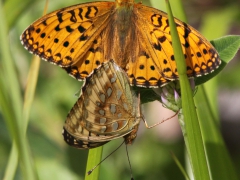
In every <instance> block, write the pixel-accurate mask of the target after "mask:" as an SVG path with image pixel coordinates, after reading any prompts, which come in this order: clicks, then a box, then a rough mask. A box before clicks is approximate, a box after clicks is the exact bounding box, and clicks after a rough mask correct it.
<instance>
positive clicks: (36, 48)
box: [21, 0, 221, 148]
mask: <svg viewBox="0 0 240 180" xmlns="http://www.w3.org/2000/svg"><path fill="white" fill-rule="evenodd" d="M175 23H176V27H177V31H178V33H179V37H180V41H181V45H182V50H183V53H184V56H185V60H186V65H187V67H186V69H187V75H188V77H197V76H201V75H205V74H208V73H211V72H212V71H214V70H215V69H216V68H217V67H218V66H219V65H220V63H221V60H220V58H219V56H218V53H217V52H216V50H215V49H214V47H213V46H212V45H211V44H210V42H208V41H207V40H206V39H205V38H204V37H203V36H202V35H201V34H200V33H199V32H198V31H197V30H195V29H194V28H192V27H191V26H189V25H187V24H186V23H184V22H181V21H180V20H178V19H175ZM21 42H22V44H23V45H24V46H25V48H26V49H27V50H29V51H30V52H32V53H34V54H36V55H38V56H40V57H41V58H43V59H45V60H47V61H49V62H51V63H53V64H56V65H59V66H61V67H62V68H63V69H65V70H66V71H67V72H68V73H69V74H70V75H71V76H73V77H75V78H76V79H78V80H83V79H85V78H87V83H86V84H85V86H84V88H83V89H82V96H81V97H80V99H79V102H78V103H77V104H76V105H75V106H74V108H73V110H72V111H71V112H70V114H69V116H68V120H67V123H66V125H65V130H67V131H64V134H65V137H67V138H65V139H67V140H68V142H69V143H70V144H72V145H75V146H78V147H83V148H91V147H97V146H99V145H102V144H104V143H106V142H107V141H109V140H111V139H114V138H117V137H119V136H124V137H125V140H126V139H129V142H131V141H132V139H134V138H133V137H131V135H133V136H135V134H134V133H135V131H134V129H137V125H138V123H139V119H138V117H140V116H138V114H140V111H139V110H138V109H139V107H138V106H139V104H136V102H138V101H137V100H134V99H136V96H135V95H134V94H133V92H132V91H130V90H129V89H130V87H128V86H129V85H128V84H127V85H124V86H121V85H119V84H121V82H123V81H126V79H127V77H128V79H129V81H130V84H131V85H136V86H142V87H161V86H163V85H165V84H166V83H168V82H170V81H173V80H176V79H178V72H177V68H176V62H175V58H174V53H173V47H172V37H171V35H170V27H169V22H168V16H167V14H166V13H164V12H162V11H160V10H157V9H154V8H151V7H147V6H144V5H143V4H142V3H134V0H115V2H92V3H85V4H79V5H74V6H71V7H67V8H63V9H60V10H57V11H54V12H52V13H49V14H47V15H45V16H44V17H42V18H40V19H39V20H37V21H36V22H34V23H33V24H32V25H30V26H29V27H28V28H27V29H26V30H25V31H24V32H23V34H22V36H21ZM109 59H114V61H115V63H116V64H114V63H113V62H111V63H112V64H111V63H105V64H104V65H102V66H101V67H100V68H98V67H99V66H100V65H101V64H102V63H103V62H108V61H109ZM107 65H108V66H109V67H110V66H111V67H113V68H112V69H113V71H112V73H114V72H115V73H116V72H117V73H118V74H122V75H120V76H119V77H116V82H114V83H113V84H109V82H108V84H107V85H106V87H108V88H110V89H111V90H108V89H107V90H108V91H107V90H106V89H101V90H102V91H100V93H101V94H102V96H99V97H96V96H92V95H91V94H89V93H88V91H92V92H93V89H94V88H98V84H102V85H105V83H106V82H105V81H106V80H107V77H110V74H111V73H108V72H105V70H104V68H105V67H106V66H107ZM117 66H119V67H120V68H121V69H123V70H124V71H125V72H126V74H127V77H126V76H125V75H123V71H122V70H121V69H120V68H117ZM96 68H98V70H97V71H99V72H96V71H95V73H94V74H92V75H91V76H90V77H88V76H89V75H90V74H91V73H92V71H93V70H94V69H96ZM101 72H102V73H103V72H104V73H103V74H105V76H104V77H102V78H98V77H97V76H96V75H95V74H98V73H101ZM107 73H108V74H107ZM112 75H113V74H112ZM120 77H121V79H123V81H122V80H120V79H119V78H120ZM88 81H90V82H89V83H88ZM95 81H96V82H98V84H97V83H96V84H94V83H93V82H95ZM100 82H101V83H100ZM91 83H92V84H91ZM110 83H111V81H110ZM88 87H89V88H88ZM116 87H117V88H116ZM91 88H93V89H91ZM121 88H123V89H122V93H123V94H124V95H122V96H121V97H118V96H119V94H118V92H117V91H118V90H121ZM124 88H127V89H124ZM88 89H91V90H88ZM104 90H105V91H104ZM109 91H112V92H113V91H114V92H115V93H116V94H117V95H118V96H116V97H117V98H120V99H119V100H120V101H122V102H124V103H125V104H127V105H128V107H127V110H128V111H126V109H124V108H126V107H124V106H123V107H122V106H121V108H120V109H121V110H119V109H118V108H119V107H118V106H117V105H119V104H114V103H113V100H112V97H111V96H109V99H107V97H108V93H109ZM84 96H86V97H89V96H90V97H89V98H93V99H94V100H97V99H98V98H99V100H100V101H99V103H100V104H98V103H97V104H94V103H96V102H91V101H90V100H87V99H86V98H84ZM130 97H132V99H131V98H130ZM102 98H103V99H102ZM104 98H105V99H104ZM121 98H123V99H121ZM107 101H109V102H108V103H110V104H108V106H106V107H105V106H104V107H102V105H103V104H105V103H106V102H107ZM124 103H123V104H124ZM105 105H106V104H105ZM109 105H110V106H109ZM121 105H122V104H121ZM93 106H94V110H96V111H97V110H99V111H98V113H100V115H103V114H104V113H109V114H111V113H112V114H111V116H112V117H114V116H118V115H119V112H118V111H120V112H121V113H126V114H128V115H129V116H123V117H124V118H122V119H120V120H118V119H117V120H116V119H115V120H114V119H111V120H110V119H108V118H100V116H99V117H95V116H91V115H92V114H91V113H95V114H94V115H96V112H92V111H91V110H90V109H89V108H90V107H93ZM129 106H132V107H129ZM81 108H82V109H81ZM125 111H126V112H125ZM90 112H91V113H90ZM74 113H75V115H74V116H73V114H74ZM131 113H133V114H131ZM126 114H125V115H126ZM75 116H76V117H75ZM78 118H83V119H80V120H79V119H78ZM87 118H91V121H87V120H86V119H87ZM117 118H119V117H117ZM125 118H126V119H129V120H128V121H129V122H127V121H124V120H125ZM70 119H71V121H70ZM130 121H131V122H130ZM95 122H97V124H95ZM130 126H131V127H130ZM67 132H69V133H67ZM127 132H128V133H130V134H128V135H127ZM90 135H91V136H90ZM105 135H106V136H105ZM80 137H81V138H83V139H82V140H83V141H82V142H78V141H77V140H78V138H79V139H80ZM90 137H91V138H90ZM97 140H98V141H97ZM76 143H78V145H77V144H76ZM81 143H82V144H81Z"/></svg>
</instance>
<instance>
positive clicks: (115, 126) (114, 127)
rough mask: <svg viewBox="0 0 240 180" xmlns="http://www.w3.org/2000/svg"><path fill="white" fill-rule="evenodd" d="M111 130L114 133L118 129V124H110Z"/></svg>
mask: <svg viewBox="0 0 240 180" xmlns="http://www.w3.org/2000/svg"><path fill="white" fill-rule="evenodd" d="M112 128H113V130H114V131H116V130H117V129H118V123H117V122H114V123H113V124H112Z"/></svg>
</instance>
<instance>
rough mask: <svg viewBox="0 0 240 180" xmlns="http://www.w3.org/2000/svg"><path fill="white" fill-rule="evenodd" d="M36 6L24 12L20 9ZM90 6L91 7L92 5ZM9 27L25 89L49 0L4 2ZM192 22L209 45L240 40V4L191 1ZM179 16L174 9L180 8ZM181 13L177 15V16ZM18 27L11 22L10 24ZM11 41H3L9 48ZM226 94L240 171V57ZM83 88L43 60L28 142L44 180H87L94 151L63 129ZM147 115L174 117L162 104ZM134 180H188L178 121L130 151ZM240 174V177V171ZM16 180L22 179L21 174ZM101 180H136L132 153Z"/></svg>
mask: <svg viewBox="0 0 240 180" xmlns="http://www.w3.org/2000/svg"><path fill="white" fill-rule="evenodd" d="M25 2H26V3H28V6H26V7H27V8H26V7H25V8H23V10H22V11H18V10H19V9H21V8H19V7H18V6H21V5H22V6H24V3H25ZM81 2H87V1H84V0H82V1H81V0H79V1H76V0H68V1H65V0H50V2H49V7H48V12H51V11H53V10H56V9H59V8H62V7H66V6H70V5H73V4H76V3H81ZM88 2H89V1H88ZM3 4H4V8H5V13H6V18H7V20H8V19H11V18H12V20H11V22H12V23H11V24H9V33H10V45H11V54H12V57H13V59H14V61H15V63H16V67H17V68H16V70H17V71H18V77H19V81H20V84H21V87H22V91H24V88H25V85H26V81H27V74H28V70H29V65H30V63H31V59H32V55H31V54H30V53H28V52H27V51H26V50H25V49H24V48H23V46H22V45H21V43H20V40H19V37H20V35H21V33H22V32H23V30H24V29H25V28H27V27H28V26H29V25H30V24H31V23H32V22H33V21H35V20H36V19H38V18H39V17H41V15H42V12H43V9H44V4H45V1H44V0H34V1H33V0H31V1H23V2H22V4H19V3H18V4H16V3H14V0H5V1H3ZM143 4H145V5H149V6H153V7H156V8H158V9H161V10H165V4H164V1H163V0H161V1H159V0H152V1H143ZM183 4H184V9H185V11H186V15H187V19H188V23H189V24H191V25H192V26H193V27H195V28H196V29H198V30H199V31H200V32H202V33H203V35H205V36H206V38H207V39H209V40H211V39H215V38H219V37H221V36H224V35H227V34H240V11H239V9H240V1H239V0H193V1H190V0H183ZM172 6H173V11H174V4H172ZM177 13H178V12H175V15H176V14H177ZM9 21H10V20H9ZM2 45H4V42H1V46H2ZM217 81H218V84H219V91H218V94H216V96H217V99H218V104H219V112H220V120H221V122H220V125H221V131H222V134H223V137H224V139H225V142H226V145H227V147H228V150H229V153H230V155H231V157H232V160H233V162H234V164H235V166H236V169H238V170H239V169H240V111H239V110H240V53H238V54H237V56H236V57H235V58H234V60H232V61H231V62H230V63H229V64H228V66H227V67H226V68H225V69H224V71H223V72H221V74H220V75H219V76H218V77H217ZM80 86H81V82H78V81H76V80H75V79H73V78H71V77H70V76H68V75H67V73H66V72H65V71H63V70H62V69H61V68H59V67H57V66H54V65H51V64H49V63H47V62H44V61H42V62H41V68H40V72H39V80H38V84H37V88H36V95H35V99H34V102H33V105H32V110H31V115H30V122H29V126H28V131H27V137H28V140H29V144H30V147H31V151H32V156H33V157H34V161H35V163H36V166H37V171H38V174H39V177H40V179H47V180H48V179H58V180H61V179H64V180H65V179H69V180H75V179H83V178H84V174H85V165H86V160H87V154H88V151H87V150H77V149H74V148H72V147H69V146H68V145H67V144H66V143H65V142H64V141H63V138H62V135H61V131H62V126H63V124H64V121H65V117H66V115H67V113H68V112H69V110H70V109H71V108H72V106H73V104H74V103H75V102H76V100H77V95H76V94H79V89H80ZM143 113H144V115H145V117H146V119H147V121H148V123H149V124H153V123H154V122H158V121H160V120H162V119H163V118H167V117H169V116H171V115H172V114H173V113H172V112H171V111H169V110H166V109H164V108H163V107H162V105H161V104H160V103H159V102H153V103H148V104H145V105H144V106H143ZM121 142H122V139H120V140H114V141H112V142H110V143H108V144H106V145H105V146H104V152H103V157H105V156H107V155H108V154H109V153H110V152H112V151H113V150H114V149H115V148H116V147H117V146H118V145H119V144H120V143H121ZM0 147H1V148H0V178H2V177H3V174H4V171H5V167H6V164H7V161H8V155H9V152H10V149H11V137H10V134H9V132H8V130H7V127H6V124H5V121H4V119H3V117H2V115H1V112H0ZM128 149H129V156H130V160H131V164H132V169H133V175H134V178H135V179H137V180H144V179H149V177H151V179H160V178H161V179H162V180H165V179H166V180H175V179H178V180H181V179H184V177H183V175H182V174H181V172H180V170H179V169H178V167H177V165H176V164H175V163H174V161H173V159H172V157H171V152H172V153H174V154H175V155H176V156H177V158H179V160H180V161H181V163H182V164H185V163H184V162H185V159H184V158H185V156H184V153H185V151H184V142H183V138H182V134H181V130H180V127H179V125H178V121H177V119H172V120H169V121H167V122H165V123H163V124H161V125H160V126H158V127H155V128H153V129H150V130H147V129H146V128H145V126H144V124H143V123H141V125H140V129H139V132H138V137H137V139H136V141H135V142H134V144H133V145H132V146H130V147H129V148H128ZM238 173H239V176H240V171H238ZM15 179H22V177H21V172H20V169H19V170H18V171H17V175H16V177H15ZM100 179H101V180H103V179H115V180H118V179H119V180H120V179H121V180H123V179H130V169H129V165H128V161H127V156H126V151H125V147H124V146H123V147H122V148H121V149H120V150H118V151H117V152H116V153H114V154H113V155H111V156H110V157H109V158H108V159H107V160H106V161H105V162H103V163H102V164H101V172H100Z"/></svg>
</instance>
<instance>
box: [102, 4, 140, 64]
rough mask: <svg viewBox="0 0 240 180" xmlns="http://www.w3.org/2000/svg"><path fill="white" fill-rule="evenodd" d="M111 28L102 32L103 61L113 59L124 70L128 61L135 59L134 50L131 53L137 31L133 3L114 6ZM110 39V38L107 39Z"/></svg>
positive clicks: (108, 27)
mask: <svg viewBox="0 0 240 180" xmlns="http://www.w3.org/2000/svg"><path fill="white" fill-rule="evenodd" d="M115 8H116V9H115V12H114V15H113V18H111V24H112V25H111V26H107V27H106V30H105V31H103V39H104V40H105V41H107V43H104V46H105V47H104V56H105V59H114V60H115V61H117V64H119V65H120V67H121V68H123V69H126V65H127V64H128V62H129V61H132V60H134V59H135V58H136V54H137V53H136V48H135V51H132V49H133V45H134V44H135V42H136V40H137V29H136V25H135V24H134V23H133V22H134V18H135V15H134V12H133V3H132V4H131V3H127V2H126V3H124V5H122V6H116V7H115ZM107 37H111V38H107Z"/></svg>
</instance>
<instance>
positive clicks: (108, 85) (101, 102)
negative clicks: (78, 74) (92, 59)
mask: <svg viewBox="0 0 240 180" xmlns="http://www.w3.org/2000/svg"><path fill="white" fill-rule="evenodd" d="M140 119H141V111H140V99H139V96H137V95H136V93H135V91H133V90H131V86H130V83H129V79H128V77H127V74H126V72H125V71H124V70H122V69H121V68H120V67H119V66H118V65H117V64H116V63H115V62H114V61H113V60H110V61H108V62H106V63H103V64H102V65H101V66H100V67H99V68H97V69H95V70H94V71H93V72H92V74H90V76H89V77H87V78H86V81H85V84H84V85H83V87H82V90H81V95H80V97H79V99H78V100H77V102H76V103H75V105H74V106H73V108H72V109H71V110H70V112H69V114H68V115H67V118H66V121H65V125H64V128H63V133H62V134H63V137H64V140H65V141H66V142H67V143H68V144H69V145H70V146H73V147H76V148H79V149H91V148H95V147H98V146H102V145H103V144H105V143H107V142H109V141H110V140H113V139H117V138H120V137H124V141H125V143H126V144H131V143H132V142H133V140H134V139H135V138H136V136H137V135H136V133H137V130H138V126H139V123H140Z"/></svg>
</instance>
